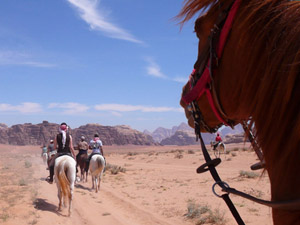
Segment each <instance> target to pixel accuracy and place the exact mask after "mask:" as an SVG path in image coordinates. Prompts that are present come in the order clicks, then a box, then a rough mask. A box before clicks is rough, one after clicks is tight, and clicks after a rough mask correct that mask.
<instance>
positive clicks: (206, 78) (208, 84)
mask: <svg viewBox="0 0 300 225" xmlns="http://www.w3.org/2000/svg"><path fill="white" fill-rule="evenodd" d="M240 4H241V0H235V1H234V2H233V4H232V5H230V6H229V7H228V8H227V9H225V10H224V11H223V12H222V14H221V16H219V19H218V21H217V23H216V24H215V25H214V28H213V29H212V31H211V35H210V37H209V38H210V40H209V45H210V46H209V55H208V56H204V57H203V56H202V57H201V58H207V64H206V66H203V65H205V64H203V63H202V62H200V66H199V62H198V61H197V62H196V63H195V69H194V70H193V72H192V74H191V75H190V78H189V84H190V87H191V91H190V92H189V93H188V94H186V95H185V96H183V97H182V100H183V101H184V102H185V103H186V104H187V105H188V109H189V111H191V113H192V115H193V119H194V125H195V134H196V140H198V139H200V144H201V149H202V153H203V156H204V158H205V161H206V163H204V164H203V165H201V166H200V167H199V168H198V169H197V173H203V172H206V171H210V173H211V175H212V177H213V179H214V180H215V183H214V185H213V186H212V189H213V193H214V194H215V195H216V196H218V197H220V198H222V199H223V200H224V201H225V203H226V204H227V206H228V208H229V209H230V211H231V213H232V215H233V216H234V218H235V220H236V221H237V223H238V224H239V225H243V224H245V223H244V222H243V220H242V219H241V217H240V215H239V213H238V211H237V210H236V208H235V206H234V205H233V203H232V201H231V199H230V198H229V194H235V195H238V196H240V197H243V198H246V199H249V200H252V201H254V202H256V203H259V204H262V205H266V206H269V207H272V208H276V209H282V210H299V209H300V199H296V200H289V201H266V200H262V199H258V198H256V197H254V196H251V195H249V194H246V193H244V192H241V191H238V190H236V189H234V188H231V187H230V186H229V185H228V184H227V183H225V182H224V181H222V179H221V178H220V176H219V174H218V172H217V170H216V168H215V167H216V166H217V165H219V164H220V163H221V159H220V158H215V159H211V157H210V155H209V153H208V151H207V149H206V147H205V144H204V141H203V139H202V136H201V130H200V129H201V127H203V128H204V129H205V130H206V131H208V132H210V133H215V132H216V131H217V130H218V128H219V127H220V126H222V125H227V126H231V127H233V126H234V125H235V124H238V123H241V124H242V126H243V129H244V131H245V134H246V135H247V137H248V138H249V140H250V142H251V145H252V147H253V149H254V151H255V152H256V154H257V156H258V158H259V159H260V163H258V165H256V167H257V168H252V167H251V168H252V169H260V168H262V167H264V159H263V154H262V151H261V149H260V147H259V145H258V143H257V142H256V138H255V136H254V135H253V133H252V129H251V126H250V125H248V124H247V121H246V120H245V121H239V122H236V121H233V120H231V119H229V118H228V116H227V115H226V113H225V112H224V110H223V108H222V106H221V104H220V102H219V99H218V97H217V93H216V90H215V88H214V83H213V77H212V72H213V67H214V65H215V64H216V65H217V64H218V60H219V59H220V58H221V56H222V52H223V48H224V46H225V43H226V39H227V36H228V34H229V33H230V29H231V26H232V23H233V19H234V17H235V15H236V13H237V10H238V8H239V6H240ZM220 27H222V30H221V31H220ZM217 39H218V45H217V47H216V48H215V47H214V43H215V41H216V40H217ZM196 65H197V66H196ZM201 65H202V66H201ZM203 94H205V95H206V97H207V99H208V102H209V104H210V106H211V109H212V111H213V112H214V114H215V116H216V118H218V120H219V121H220V122H221V124H219V125H217V126H216V127H213V128H212V127H210V126H209V125H208V124H207V123H206V122H205V120H204V118H203V115H202V113H201V111H200V109H199V107H198V105H197V102H196V100H198V99H199V98H200V97H201V96H202V95H203ZM217 185H218V186H219V187H220V188H221V189H222V191H223V192H225V194H222V195H219V194H217V193H216V191H215V187H216V186H217Z"/></svg>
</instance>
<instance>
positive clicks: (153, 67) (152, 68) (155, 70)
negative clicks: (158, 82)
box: [146, 57, 168, 79]
mask: <svg viewBox="0 0 300 225" xmlns="http://www.w3.org/2000/svg"><path fill="white" fill-rule="evenodd" d="M146 61H147V62H148V63H149V64H148V66H147V68H146V69H147V74H148V75H150V76H154V77H158V78H164V79H168V77H167V76H166V75H165V74H164V73H163V72H161V70H160V67H159V65H158V64H157V63H156V62H154V60H153V59H152V58H150V57H148V58H146Z"/></svg>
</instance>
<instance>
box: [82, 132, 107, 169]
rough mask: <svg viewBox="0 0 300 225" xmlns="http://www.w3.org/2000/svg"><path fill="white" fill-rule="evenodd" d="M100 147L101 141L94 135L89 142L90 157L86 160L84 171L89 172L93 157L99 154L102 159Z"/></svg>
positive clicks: (97, 135)
mask: <svg viewBox="0 0 300 225" xmlns="http://www.w3.org/2000/svg"><path fill="white" fill-rule="evenodd" d="M102 146H103V145H102V141H101V140H100V138H99V134H95V135H94V139H92V140H91V141H90V148H91V149H92V154H90V156H89V158H88V160H87V164H86V168H85V170H86V171H88V170H89V165H90V160H91V158H92V156H93V155H95V154H100V155H102V156H103V157H104V154H103V148H102Z"/></svg>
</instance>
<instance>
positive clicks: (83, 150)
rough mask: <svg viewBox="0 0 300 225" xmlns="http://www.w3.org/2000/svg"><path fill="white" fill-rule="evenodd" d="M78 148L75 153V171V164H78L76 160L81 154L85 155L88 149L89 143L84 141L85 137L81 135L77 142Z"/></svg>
mask: <svg viewBox="0 0 300 225" xmlns="http://www.w3.org/2000/svg"><path fill="white" fill-rule="evenodd" d="M77 146H78V149H79V153H78V154H77V155H76V173H77V172H78V171H77V166H78V160H79V157H80V156H81V155H83V154H85V155H87V154H88V150H89V144H88V143H87V142H86V141H85V137H84V136H81V137H80V142H79V143H78V145H77Z"/></svg>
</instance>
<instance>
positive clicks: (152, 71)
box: [145, 57, 187, 84]
mask: <svg viewBox="0 0 300 225" xmlns="http://www.w3.org/2000/svg"><path fill="white" fill-rule="evenodd" d="M145 60H146V62H148V66H147V67H146V70H147V74H148V75H150V76H153V77H157V78H162V79H167V80H171V81H175V82H179V83H183V84H185V83H186V82H187V78H183V77H175V78H170V77H168V76H167V75H166V74H164V73H163V72H162V71H161V69H160V66H159V65H158V64H157V63H156V62H155V61H154V59H153V58H151V57H146V58H145Z"/></svg>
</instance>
